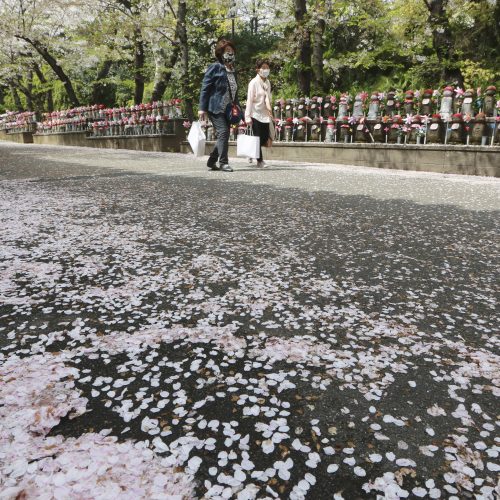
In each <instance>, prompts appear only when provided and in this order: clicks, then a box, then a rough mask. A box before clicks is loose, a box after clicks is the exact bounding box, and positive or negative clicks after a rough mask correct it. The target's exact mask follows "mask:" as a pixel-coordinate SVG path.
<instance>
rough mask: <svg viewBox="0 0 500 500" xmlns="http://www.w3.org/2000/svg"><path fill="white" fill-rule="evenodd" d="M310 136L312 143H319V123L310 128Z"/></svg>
mask: <svg viewBox="0 0 500 500" xmlns="http://www.w3.org/2000/svg"><path fill="white" fill-rule="evenodd" d="M310 128H311V134H310V140H311V141H312V142H320V141H321V125H320V123H319V122H317V123H313V124H312V125H311V126H310Z"/></svg>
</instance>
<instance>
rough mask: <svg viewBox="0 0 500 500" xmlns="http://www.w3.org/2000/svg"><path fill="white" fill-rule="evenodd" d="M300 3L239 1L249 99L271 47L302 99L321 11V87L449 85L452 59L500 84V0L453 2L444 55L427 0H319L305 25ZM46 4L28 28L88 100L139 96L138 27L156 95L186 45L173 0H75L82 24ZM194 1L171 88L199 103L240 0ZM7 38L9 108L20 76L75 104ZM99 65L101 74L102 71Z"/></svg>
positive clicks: (467, 79) (289, 89) (28, 50)
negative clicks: (446, 74)
mask: <svg viewBox="0 0 500 500" xmlns="http://www.w3.org/2000/svg"><path fill="white" fill-rule="evenodd" d="M294 3H295V2H294V1H292V0H282V1H281V2H275V1H274V0H259V9H258V10H257V11H256V12H253V11H252V5H253V3H252V2H250V1H247V0H241V1H240V2H239V6H240V7H239V8H240V11H239V13H238V16H237V18H236V20H235V29H236V33H235V37H234V42H235V44H236V47H237V67H238V77H239V83H240V98H242V99H243V98H244V95H245V93H246V84H247V82H248V81H249V80H250V79H251V78H252V77H253V76H254V75H255V70H254V63H255V60H256V59H257V58H259V57H266V58H268V59H269V60H270V61H271V71H272V73H271V81H272V84H273V89H274V92H273V93H274V96H275V97H285V98H291V97H297V96H298V95H299V86H298V78H297V77H298V72H299V69H300V64H302V65H303V63H300V62H299V58H298V53H299V52H298V50H299V47H300V43H301V37H302V36H309V35H310V37H311V38H310V39H311V44H312V47H311V50H313V49H314V43H315V39H314V36H313V33H314V31H315V29H316V27H317V26H318V22H319V20H324V23H325V29H324V33H323V36H322V50H323V53H322V54H323V67H322V70H323V80H324V82H325V88H324V90H323V89H322V90H321V91H320V90H319V89H317V88H314V86H312V88H313V90H312V91H311V92H315V93H324V94H325V95H326V94H329V93H332V92H334V91H349V92H352V93H356V92H358V91H359V90H367V91H370V90H378V91H387V90H389V89H394V88H397V89H401V90H405V89H409V88H414V89H416V88H420V89H422V88H424V87H437V86H440V85H443V84H445V83H448V82H446V81H444V79H443V69H444V68H448V69H450V70H456V71H458V70H459V71H458V74H460V72H461V75H462V76H463V80H464V85H465V86H466V87H469V86H471V87H478V86H481V87H485V86H487V85H489V84H496V85H497V86H499V87H500V55H499V51H498V45H499V43H500V27H499V26H500V5H499V3H500V2H489V1H487V0H479V1H477V0H476V1H473V0H454V1H453V2H447V8H448V11H447V17H446V20H447V22H448V25H449V30H450V36H451V41H452V52H451V55H450V56H449V57H448V59H446V58H445V59H444V60H443V59H442V58H438V55H437V52H436V49H435V47H434V44H433V36H432V33H433V31H432V30H433V26H432V25H431V23H430V21H429V12H428V9H427V7H426V4H425V2H423V1H422V0H391V1H389V2H388V1H386V0H370V1H361V0H336V1H335V2H331V1H327V0H307V9H308V11H307V14H306V17H305V19H304V20H303V22H302V23H301V25H300V26H298V24H297V22H296V21H295V15H294ZM170 4H171V5H172V8H173V10H174V11H175V10H176V9H177V8H178V2H177V1H176V0H172V1H171V2H170ZM37 5H38V4H37V3H36V2H33V3H30V4H29V6H30V7H29V9H32V10H30V11H29V15H30V16H31V17H30V26H34V28H33V32H32V33H28V34H29V35H30V36H35V35H36V36H37V37H39V39H40V41H41V42H43V43H44V44H45V45H46V46H47V48H48V50H49V52H50V53H51V55H52V56H54V58H55V59H56V60H57V62H58V64H59V65H60V66H61V67H62V68H63V70H64V71H65V72H66V74H67V75H68V77H69V78H70V79H71V82H72V85H73V87H74V88H75V91H76V94H77V97H78V99H79V100H80V101H81V103H82V104H92V103H93V101H94V100H97V101H98V102H99V103H102V104H105V105H106V106H115V105H120V106H121V105H130V104H132V103H133V99H134V89H135V82H134V55H135V45H134V40H135V38H134V37H135V35H134V33H135V31H136V30H137V28H139V32H140V36H141V37H142V40H143V44H144V51H145V64H144V67H143V68H142V70H141V71H142V74H143V75H144V78H145V90H144V101H147V100H150V99H151V96H152V94H153V88H154V81H155V75H156V76H158V75H157V73H158V71H159V68H161V64H159V63H158V60H157V55H158V54H159V53H161V54H163V58H164V61H165V62H166V63H167V62H168V61H169V58H170V56H171V54H172V53H173V52H174V51H175V50H176V47H178V46H179V45H178V44H179V40H177V39H176V26H177V24H176V21H177V17H176V16H174V14H173V12H172V10H171V9H170V7H169V5H168V3H167V2H166V0H134V5H135V8H134V10H133V11H127V10H126V9H124V8H123V4H122V3H121V2H119V1H118V0H96V1H95V2H92V3H89V2H84V1H83V0H75V2H74V5H75V6H79V8H81V9H82V16H81V18H80V20H79V21H78V22H77V23H69V22H68V23H65V21H64V19H61V18H57V17H54V16H55V14H54V13H51V12H42V11H37V10H36V9H37ZM187 6H188V10H187V19H186V27H187V37H188V58H189V61H188V63H189V68H188V76H187V77H185V76H184V74H185V70H184V69H183V67H182V60H181V56H179V57H178V58H177V62H176V64H175V65H174V67H173V68H171V69H172V74H171V77H170V79H169V81H168V85H167V89H166V91H165V93H164V96H163V98H164V99H169V98H173V97H181V98H183V99H187V100H192V101H193V102H194V103H195V104H196V102H197V100H198V95H199V89H200V85H201V81H202V78H203V74H204V72H205V70H206V67H207V65H208V64H209V63H211V62H212V61H213V44H214V43H215V41H216V40H217V39H218V38H219V37H220V36H223V35H225V36H230V32H231V22H230V20H229V19H228V18H227V9H228V6H229V2H226V1H223V2H221V1H218V0H189V1H188V4H187ZM19 15H20V14H19V13H18V12H17V11H15V12H14V11H9V10H8V9H6V8H2V7H1V6H0V22H2V24H3V26H6V27H9V26H21V25H23V24H22V22H21V20H20V19H19V18H17V17H16V16H19ZM252 16H256V17H257V26H258V28H257V31H256V30H255V24H253V22H252V24H251V22H250V19H251V17H252ZM37 23H38V24H37ZM308 33H309V35H308ZM2 37H3V38H2V41H3V44H2V45H0V89H2V90H0V109H5V108H10V109H13V108H14V107H15V106H14V103H13V100H12V95H11V92H10V90H9V85H11V84H12V82H14V84H16V82H18V83H19V84H20V86H19V89H20V88H21V87H23V88H27V87H28V86H29V85H30V84H31V86H32V97H33V102H34V105H35V107H37V109H40V110H42V108H46V105H47V98H46V97H47V92H48V91H49V90H52V93H53V99H54V106H55V107H56V108H66V107H68V106H70V100H69V98H68V93H67V91H66V89H65V87H64V86H63V84H62V82H61V79H60V78H59V77H58V76H57V75H56V74H55V73H54V71H53V69H51V68H50V66H49V65H48V64H47V62H46V61H45V60H44V59H43V58H42V57H41V56H40V54H38V53H37V52H36V51H35V50H33V47H31V46H30V45H29V44H25V45H23V46H22V47H21V52H22V56H21V55H19V54H18V55H17V56H16V54H15V50H16V49H14V48H13V47H15V46H17V47H19V44H18V40H16V39H15V37H14V31H9V30H8V29H7V30H6V31H5V34H3V35H2ZM9 37H10V38H9ZM173 42H174V44H175V45H174V44H173ZM16 44H17V45H16ZM17 50H19V49H17ZM13 54H14V55H13ZM106 62H110V65H109V68H108V70H109V71H105V72H104V74H101V71H102V69H103V68H106ZM33 64H36V65H37V66H38V68H40V70H41V71H42V73H43V76H44V78H45V79H46V80H47V81H46V83H42V82H41V81H40V80H39V79H38V78H37V77H36V76H34V77H33V80H32V81H31V82H30V81H28V74H29V71H28V70H29V69H30V68H32V67H33ZM304 67H305V66H304ZM98 75H101V76H100V77H99V80H98ZM2 85H3V86H2ZM18 94H19V96H20V98H21V101H22V104H23V105H24V106H26V98H25V96H24V94H23V93H22V92H21V91H20V90H19V91H18Z"/></svg>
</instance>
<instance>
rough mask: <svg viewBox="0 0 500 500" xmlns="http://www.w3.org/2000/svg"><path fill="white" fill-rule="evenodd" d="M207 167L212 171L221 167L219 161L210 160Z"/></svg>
mask: <svg viewBox="0 0 500 500" xmlns="http://www.w3.org/2000/svg"><path fill="white" fill-rule="evenodd" d="M207 167H208V168H209V169H210V170H219V167H218V166H217V159H215V160H214V159H213V158H209V159H208V161H207Z"/></svg>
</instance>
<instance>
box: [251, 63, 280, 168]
mask: <svg viewBox="0 0 500 500" xmlns="http://www.w3.org/2000/svg"><path fill="white" fill-rule="evenodd" d="M255 69H256V71H257V76H256V77H255V78H254V79H253V80H251V81H250V83H249V84H248V95H247V106H246V109H245V122H246V123H247V124H249V125H250V124H251V125H252V130H253V133H254V135H256V136H259V137H260V151H259V158H257V167H260V168H263V167H265V166H266V164H265V163H264V160H263V158H262V146H271V145H272V141H273V139H274V120H273V112H272V107H271V103H272V102H273V101H272V96H271V82H270V81H269V73H270V69H269V62H268V61H266V60H259V61H257V64H256V65H255Z"/></svg>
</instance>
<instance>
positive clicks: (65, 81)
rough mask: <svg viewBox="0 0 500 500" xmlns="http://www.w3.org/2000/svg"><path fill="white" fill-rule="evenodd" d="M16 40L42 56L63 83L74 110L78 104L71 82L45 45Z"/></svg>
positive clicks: (33, 41) (22, 38) (34, 41)
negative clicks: (26, 43)
mask: <svg viewBox="0 0 500 500" xmlns="http://www.w3.org/2000/svg"><path fill="white" fill-rule="evenodd" d="M17 38H20V39H21V40H24V41H25V42H28V43H29V44H30V45H31V46H32V47H33V48H34V49H35V50H36V51H37V52H38V53H39V54H40V55H41V56H42V58H43V59H44V60H45V62H46V63H47V64H48V65H49V66H50V68H51V69H52V71H53V72H54V73H55V74H56V76H57V78H59V80H61V82H62V83H63V85H64V89H65V90H66V94H67V95H68V99H69V102H70V104H71V106H73V107H74V108H76V107H78V106H80V102H79V101H78V98H77V97H76V93H75V89H74V88H73V84H72V83H71V80H70V79H69V77H68V75H66V73H65V72H64V70H63V69H62V67H61V66H60V65H59V63H58V62H57V60H56V59H55V58H54V57H53V56H52V55H51V54H50V53H49V51H48V49H47V47H45V45H43V44H42V43H40V42H39V41H38V40H30V39H29V38H27V37H24V36H17Z"/></svg>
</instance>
